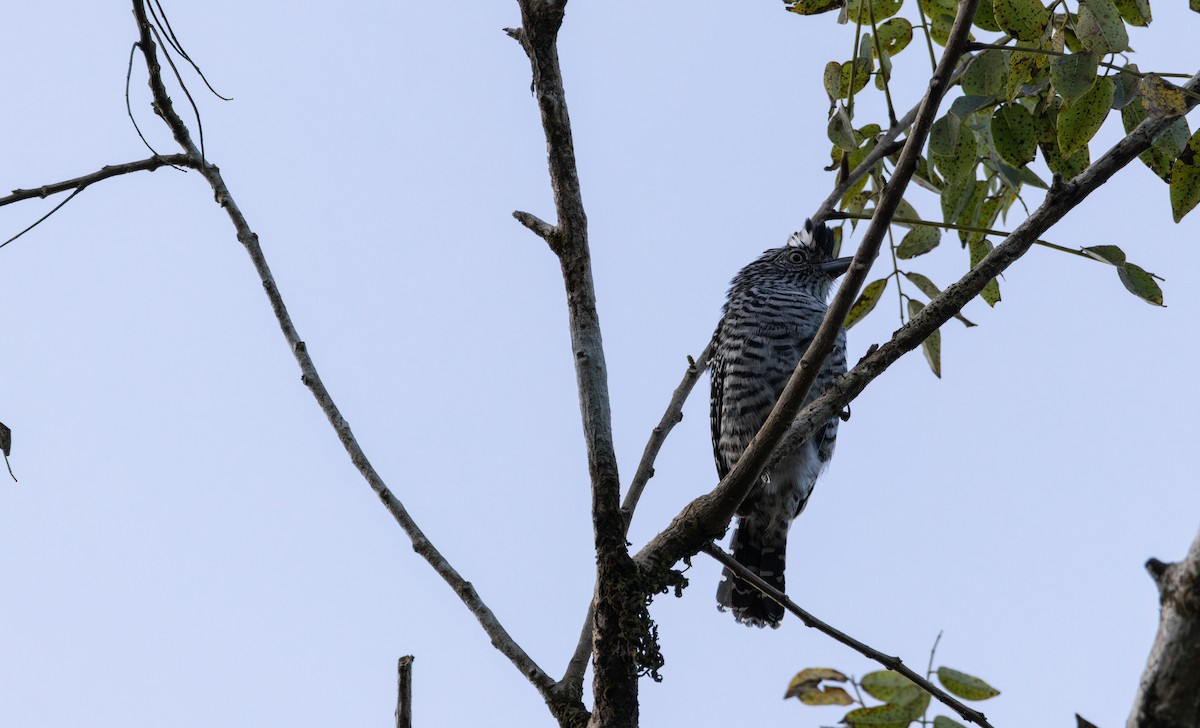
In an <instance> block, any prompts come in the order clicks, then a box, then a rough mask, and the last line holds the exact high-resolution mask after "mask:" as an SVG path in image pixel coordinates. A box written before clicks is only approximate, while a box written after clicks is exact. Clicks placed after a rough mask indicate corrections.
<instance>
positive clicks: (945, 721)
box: [933, 715, 967, 728]
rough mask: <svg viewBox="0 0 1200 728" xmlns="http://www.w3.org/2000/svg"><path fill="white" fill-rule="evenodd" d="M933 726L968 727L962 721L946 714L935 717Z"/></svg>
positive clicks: (935, 727)
mask: <svg viewBox="0 0 1200 728" xmlns="http://www.w3.org/2000/svg"><path fill="white" fill-rule="evenodd" d="M933 728H967V727H966V726H965V725H963V724H962V723H959V722H958V721H956V720H950V719H949V718H947V717H946V716H944V715H939V716H938V717H936V718H934V719H933Z"/></svg>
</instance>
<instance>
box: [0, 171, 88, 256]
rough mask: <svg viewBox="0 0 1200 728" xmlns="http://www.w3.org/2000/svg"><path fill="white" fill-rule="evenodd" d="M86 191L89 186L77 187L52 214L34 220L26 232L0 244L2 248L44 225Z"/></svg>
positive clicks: (53, 209)
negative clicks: (76, 196)
mask: <svg viewBox="0 0 1200 728" xmlns="http://www.w3.org/2000/svg"><path fill="white" fill-rule="evenodd" d="M85 189H87V186H86V185H84V186H81V187H76V188H75V191H74V192H72V193H71V194H69V195H67V199H65V200H63V201H62V202H60V203H58V204H57V205H55V206H54V207H53V208H51V209H50V212H47V213H46V214H45V215H42V216H41V217H39V218H38V219H37V220H34V222H33V224H32V225H30V226H29V227H27V228H25V229H24V230H22V231H21V232H19V233H17V234H16V235H14V236H12V237H11V238H9V239H8V240H5V241H4V242H3V243H0V248H3V247H4V246H5V245H8V244H9V243H11V242H12V241H14V240H16V239H17V238H19V237H21V236H22V235H24V234H25V233H27V232H29V231H30V230H32V229H34V228H35V227H37V226H38V225H41V224H42V223H43V222H44V221H45V220H46V218H48V217H50V216H51V215H53V214H54V213H56V212H58V211H59V210H61V209H62V206H63V205H65V204H67V203H68V202H70V201H71V200H73V199H75V195H78V194H79V193H80V192H83V191H84V190H85Z"/></svg>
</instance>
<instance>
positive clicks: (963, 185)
mask: <svg viewBox="0 0 1200 728" xmlns="http://www.w3.org/2000/svg"><path fill="white" fill-rule="evenodd" d="M974 193H975V179H974V178H971V179H968V180H964V181H963V182H959V183H957V184H949V183H947V184H946V185H945V186H944V188H943V190H942V220H943V221H944V222H949V223H957V222H958V219H959V218H960V217H961V216H962V214H963V210H965V209H967V203H968V202H970V200H971V196H972V195H973V194H974Z"/></svg>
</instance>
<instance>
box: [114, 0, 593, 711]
mask: <svg viewBox="0 0 1200 728" xmlns="http://www.w3.org/2000/svg"><path fill="white" fill-rule="evenodd" d="M133 10H134V16H135V17H136V19H137V24H138V28H139V31H140V35H141V38H140V40H139V43H138V47H139V49H140V50H141V51H142V55H143V56H145V59H146V66H147V69H148V70H149V74H150V80H149V83H150V89H151V93H152V94H153V98H154V109H155V112H156V113H157V114H158V115H159V116H161V117H162V118H163V121H164V122H165V123H166V124H167V126H168V127H169V128H170V129H171V132H172V134H173V135H174V137H175V140H176V142H177V143H179V145H180V146H181V147H183V149H184V150H185V152H186V154H185V158H186V160H185V161H186V162H187V164H188V166H192V167H194V168H196V169H198V170H199V171H200V173H201V174H202V175H203V176H204V178H205V179H206V180H207V181H208V183H209V184H210V185H211V187H212V189H213V192H214V194H215V196H216V201H217V203H218V204H219V205H220V206H221V207H223V208H224V209H225V212H226V213H227V214H228V215H229V219H230V221H231V222H232V223H233V226H234V228H235V229H236V230H237V238H238V241H239V242H241V243H242V245H243V246H245V248H246V252H247V253H249V255H250V259H251V262H252V263H253V265H254V268H255V270H256V271H257V272H258V276H259V278H260V280H261V281H262V284H263V288H264V290H265V291H266V294H267V298H268V300H269V301H270V303H271V308H272V310H274V312H275V317H276V319H277V320H278V322H279V328H280V330H281V331H282V333H283V336H284V339H285V340H286V341H287V343H288V347H289V348H290V349H291V351H292V354H293V355H294V356H295V358H296V363H297V364H298V365H299V367H300V372H301V376H300V381H301V382H302V383H304V384H305V385H306V386H307V387H308V388H309V390H310V391H311V392H312V395H313V397H314V398H315V399H316V400H317V404H318V405H319V406H320V408H321V411H322V412H324V413H325V416H326V417H327V418H328V419H329V422H330V424H331V425H332V426H333V428H334V431H335V432H336V433H337V436H338V439H339V440H340V441H341V443H342V446H343V447H344V448H345V450H346V453H347V454H348V455H349V456H350V460H351V462H352V463H353V464H354V466H355V467H356V468H357V469H358V471H359V473H360V474H362V476H363V478H364V479H365V480H366V481H367V483H368V484H369V485H370V486H371V489H372V490H374V491H375V494H376V495H377V496H379V499H380V500H381V501H382V502H383V505H384V507H385V508H386V509H387V510H388V512H389V513H390V514H391V515H392V517H393V518H394V519H395V520H396V522H397V523H398V524H400V527H401V528H403V529H404V532H405V533H406V534H407V535H408V537H409V539H411V541H412V544H413V550H414V551H416V552H417V553H418V554H420V555H421V556H422V557H423V558H424V559H425V560H426V561H427V562H428V563H429V565H430V566H432V567H433V569H434V571H436V572H437V573H438V575H439V576H441V577H442V579H443V580H445V581H446V583H447V584H449V585H450V587H451V588H452V589H453V590H454V591H455V593H456V594H457V595H458V597H459V599H460V600H462V602H463V604H465V605H466V607H467V609H469V610H470V611H471V613H472V614H473V615H474V616H475V618H476V619H477V620H478V621H479V623H480V625H481V626H482V627H483V629H484V632H486V633H487V635H488V637H489V638H491V641H492V645H493V646H495V647H496V649H498V650H499V651H500V652H501V653H502V654H504V655H505V656H506V657H507V658H508V659H509V660H510V661H511V662H512V663H513V665H515V666H516V667H517V669H518V670H520V671H521V674H523V675H524V676H525V677H526V678H527V679H528V680H529V681H530V682H531V683H532V684H533V685H534V687H536V688H537V690H538V692H539V693H541V695H542V697H543V698H544V699H545V700H546V702H547V704H549V705H550V706H551V710H552V711H555V715H564V714H572V713H574V714H582V715H586V710H585V709H584V707H583V705H582V704H581V703H578V701H577V702H576V704H574V705H567V704H565V703H564V701H563V700H562V699H561V698H560V697H559V696H558V695H557V694H555V693H553V692H552V690H553V688H554V680H553V679H552V678H551V677H550V676H549V675H548V674H546V672H545V671H544V670H542V668H541V667H539V666H538V665H537V663H535V662H534V661H533V659H532V658H531V657H530V656H529V655H528V654H527V653H526V652H525V650H524V649H522V648H521V646H520V645H518V644H517V643H516V641H515V640H514V639H513V638H512V637H511V636H510V635H509V634H508V632H507V631H506V630H505V629H504V627H503V626H502V625H501V624H500V622H499V620H497V619H496V616H495V614H493V613H492V611H491V609H490V608H489V607H488V606H487V605H486V604H485V603H484V602H483V600H482V599H481V598H480V597H479V594H478V593H477V592H476V591H475V588H474V587H473V586H472V585H471V583H470V582H468V581H467V580H466V579H464V578H463V577H462V576H461V575H460V574H459V573H458V572H457V571H456V570H455V569H454V568H453V567H452V566H451V565H450V563H449V562H448V561H447V560H446V558H445V557H444V556H442V554H441V553H440V552H439V551H438V550H437V549H436V548H435V547H434V545H433V543H432V542H431V541H430V540H429V539H428V538H427V537H426V536H425V534H424V533H423V532H422V531H421V529H420V528H419V527H418V526H417V524H416V522H415V521H414V520H413V519H412V517H411V516H410V515H409V513H408V511H407V509H405V507H404V505H403V504H402V503H401V502H400V500H399V499H397V498H396V496H395V495H394V494H393V493H392V491H391V490H390V489H389V488H388V487H387V485H386V484H385V483H384V481H383V479H382V478H381V477H380V476H379V473H378V472H377V471H376V470H375V468H374V466H373V465H372V464H371V462H370V460H368V458H367V456H366V454H365V453H364V452H363V450H362V448H361V447H360V446H359V444H358V442H357V441H356V440H355V438H354V433H353V431H352V430H351V429H350V425H349V423H348V422H346V420H345V418H344V417H342V414H341V411H340V410H339V409H338V407H337V404H336V403H335V402H334V401H333V398H332V396H331V395H330V394H329V391H328V389H326V387H325V384H324V382H323V381H322V380H321V377H320V375H319V374H318V373H317V369H316V366H315V364H314V363H313V360H312V357H311V356H309V353H308V347H307V346H306V345H305V343H304V340H303V339H301V338H300V335H299V333H298V332H297V331H296V327H295V325H294V324H293V323H292V319H291V316H290V315H289V314H288V311H287V307H286V306H285V305H284V302H283V297H282V296H281V295H280V293H279V289H278V287H277V286H276V284H275V279H274V276H273V275H272V274H271V269H270V267H269V266H268V265H267V261H266V258H265V257H264V255H263V251H262V248H261V247H260V245H259V241H258V235H257V234H255V233H254V231H253V230H252V229H251V228H250V225H249V223H248V222H247V220H246V218H245V216H244V215H243V214H242V211H241V210H240V209H239V208H238V206H237V203H236V202H234V199H233V196H232V195H231V194H230V192H229V188H228V187H227V186H226V184H225V181H224V179H223V178H222V176H221V172H220V170H219V169H218V168H217V166H216V165H214V164H210V163H208V162H206V161H204V160H202V158H201V155H200V150H199V149H198V148H197V147H196V145H195V144H194V143H193V142H192V139H191V134H190V132H189V131H188V128H187V125H186V124H184V122H183V120H182V119H181V118H180V117H179V115H178V113H176V112H175V110H174V108H173V106H172V104H171V99H170V97H169V96H168V94H167V90H166V87H165V86H164V85H163V81H162V69H161V67H160V66H159V63H158V59H157V55H156V52H155V43H154V40H153V38H152V31H151V28H150V23H149V21H148V19H147V17H146V8H145V5H144V0H133Z"/></svg>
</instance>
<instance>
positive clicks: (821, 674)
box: [783, 667, 854, 705]
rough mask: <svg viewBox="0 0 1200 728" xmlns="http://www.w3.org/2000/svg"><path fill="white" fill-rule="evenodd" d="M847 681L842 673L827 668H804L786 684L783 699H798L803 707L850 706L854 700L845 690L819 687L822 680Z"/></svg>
mask: <svg viewBox="0 0 1200 728" xmlns="http://www.w3.org/2000/svg"><path fill="white" fill-rule="evenodd" d="M848 679H849V678H847V677H846V676H845V675H843V674H842V673H840V672H838V671H837V670H833V669H831V668H828V667H809V668H805V669H803V670H801V671H800V672H798V673H796V676H795V677H793V678H792V681H791V682H790V683H788V689H787V692H786V693H784V695H783V698H784V700H786V699H788V698H799V699H800V702H801V703H804V704H805V705H850V704H851V703H853V702H854V698H851V697H850V694H849V693H847V692H846V691H845V690H843V689H841V688H839V687H832V686H828V687H824V688H823V687H821V681H822V680H832V681H834V682H846V680H848Z"/></svg>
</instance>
